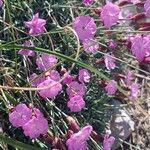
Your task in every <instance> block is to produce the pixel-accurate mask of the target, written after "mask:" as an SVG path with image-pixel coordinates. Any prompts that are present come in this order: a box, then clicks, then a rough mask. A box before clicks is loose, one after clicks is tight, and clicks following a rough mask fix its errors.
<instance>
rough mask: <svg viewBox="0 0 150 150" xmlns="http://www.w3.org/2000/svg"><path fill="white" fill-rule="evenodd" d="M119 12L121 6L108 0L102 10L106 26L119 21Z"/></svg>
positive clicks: (102, 17) (108, 26)
mask: <svg viewBox="0 0 150 150" xmlns="http://www.w3.org/2000/svg"><path fill="white" fill-rule="evenodd" d="M119 13H120V9H119V6H117V5H115V4H113V3H111V2H107V4H106V5H105V6H104V7H103V9H102V12H101V19H102V21H103V22H104V25H105V27H106V28H110V27H111V26H112V25H114V24H116V23H117V21H118V19H119Z"/></svg>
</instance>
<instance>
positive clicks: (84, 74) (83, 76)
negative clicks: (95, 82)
mask: <svg viewBox="0 0 150 150" xmlns="http://www.w3.org/2000/svg"><path fill="white" fill-rule="evenodd" d="M90 77H91V76H90V73H89V71H88V70H87V69H80V70H79V76H78V80H79V81H80V82H81V83H84V82H85V83H88V82H90Z"/></svg>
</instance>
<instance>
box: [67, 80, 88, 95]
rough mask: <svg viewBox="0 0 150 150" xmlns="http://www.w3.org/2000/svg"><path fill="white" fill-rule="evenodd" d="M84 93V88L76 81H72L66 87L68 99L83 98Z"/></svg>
mask: <svg viewBox="0 0 150 150" xmlns="http://www.w3.org/2000/svg"><path fill="white" fill-rule="evenodd" d="M85 92H86V88H85V86H84V84H80V83H78V82H77V81H73V82H71V83H70V84H69V85H68V88H67V94H68V95H69V97H70V98H71V97H73V96H75V95H80V96H84V95H85Z"/></svg>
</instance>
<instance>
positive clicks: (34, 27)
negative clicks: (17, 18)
mask: <svg viewBox="0 0 150 150" xmlns="http://www.w3.org/2000/svg"><path fill="white" fill-rule="evenodd" d="M45 24H46V20H44V19H40V18H39V13H37V14H35V15H34V16H33V18H32V20H31V21H28V22H25V25H26V27H28V28H30V31H29V34H30V35H33V36H34V35H40V34H42V33H44V31H45V27H44V26H45Z"/></svg>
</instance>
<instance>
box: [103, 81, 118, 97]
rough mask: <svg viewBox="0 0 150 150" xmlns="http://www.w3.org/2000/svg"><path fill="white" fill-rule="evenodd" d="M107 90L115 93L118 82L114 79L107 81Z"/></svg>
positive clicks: (109, 93) (108, 92) (109, 92)
mask: <svg viewBox="0 0 150 150" xmlns="http://www.w3.org/2000/svg"><path fill="white" fill-rule="evenodd" d="M105 90H106V92H107V94H108V95H113V94H115V93H116V91H117V82H116V81H114V80H110V81H108V83H107V86H106V87H105Z"/></svg>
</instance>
